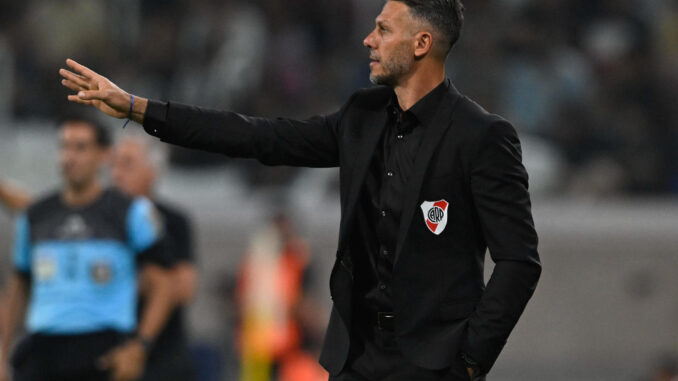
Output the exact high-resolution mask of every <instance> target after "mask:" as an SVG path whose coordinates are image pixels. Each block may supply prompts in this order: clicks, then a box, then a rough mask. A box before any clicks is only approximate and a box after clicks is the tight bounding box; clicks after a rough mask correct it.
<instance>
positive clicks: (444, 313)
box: [144, 85, 541, 374]
mask: <svg viewBox="0 0 678 381" xmlns="http://www.w3.org/2000/svg"><path fill="white" fill-rule="evenodd" d="M391 96H392V89H390V88H386V87H374V88H370V89H364V90H360V91H358V92H356V93H355V94H354V95H353V96H352V97H351V98H350V99H349V101H348V102H347V103H346V104H345V105H344V106H343V107H342V108H341V110H339V111H338V112H336V113H334V114H331V115H328V116H318V117H313V118H311V119H308V120H305V121H296V120H290V119H266V118H255V117H247V116H243V115H240V114H236V113H232V112H220V111H211V110H205V109H201V108H197V107H190V106H184V105H180V104H175V103H168V104H165V103H158V102H150V103H149V107H148V110H147V113H146V117H145V120H144V128H145V129H146V131H147V132H149V133H150V134H151V135H155V136H158V137H160V138H161V139H162V140H163V141H166V142H168V143H172V144H177V145H181V146H185V147H189V148H196V149H201V150H207V151H212V152H220V153H223V154H226V155H228V156H232V157H248V158H256V159H258V160H259V161H261V162H262V163H264V164H268V165H292V166H305V167H335V166H339V167H340V184H341V185H340V188H341V189H340V198H341V225H340V229H339V242H338V250H337V254H336V262H335V265H334V268H333V269H332V275H331V277H330V291H331V295H332V299H333V308H332V312H331V316H330V322H329V326H328V328H327V335H326V338H325V343H324V347H323V351H322V354H321V358H320V362H321V364H322V365H323V366H324V367H325V368H327V369H328V371H329V372H330V373H331V374H337V373H339V372H340V371H341V369H342V368H343V367H344V365H345V363H346V359H347V356H348V351H349V346H350V334H349V332H350V326H351V318H352V313H351V310H352V300H351V295H352V286H353V260H352V258H353V256H354V255H360V254H361V253H352V252H351V244H350V242H351V236H350V232H351V231H352V228H353V225H352V224H353V223H354V215H355V209H356V204H357V200H358V197H359V193H360V191H361V188H362V187H363V183H364V179H365V175H366V172H367V168H368V167H369V161H370V159H371V158H372V155H373V153H374V151H375V149H376V148H377V142H378V141H379V139H380V136H381V133H382V132H383V130H384V127H385V124H386V120H387V108H386V105H387V104H388V101H389V99H390V97H391ZM433 120H434V122H433V123H432V124H431V125H429V126H426V127H425V129H426V130H425V133H424V136H423V138H422V143H421V148H420V149H419V152H418V153H417V157H416V159H415V164H414V169H413V173H412V175H411V178H410V181H409V188H408V189H407V191H406V195H405V198H404V199H403V211H402V216H401V225H400V228H399V235H398V242H397V245H396V253H395V265H394V268H393V280H392V287H393V305H394V312H395V316H396V318H395V332H396V335H397V336H398V343H399V345H400V349H401V351H402V352H403V353H404V355H405V356H406V357H407V358H408V359H409V360H410V361H412V363H414V364H416V365H418V366H421V367H424V368H430V369H442V368H445V367H448V366H450V365H451V364H452V363H453V361H455V360H456V359H458V356H459V353H460V352H462V351H463V352H464V353H466V354H467V355H468V356H469V357H471V358H473V359H474V360H475V361H477V362H478V363H479V365H480V368H481V369H482V370H483V371H484V372H487V371H489V370H490V368H491V367H492V365H493V364H494V362H495V360H496V359H497V356H498V355H499V353H500V351H501V349H502V348H503V346H504V344H505V343H506V340H507V338H508V336H509V334H510V332H511V330H512V329H513V327H514V326H515V324H516V322H517V321H518V318H519V317H520V315H521V314H522V312H523V309H524V308H525V305H526V304H527V301H528V300H529V299H530V297H531V296H532V293H533V292H534V289H535V286H536V284H537V281H538V278H539V275H540V272H541V266H540V262H539V255H538V253H537V234H536V232H535V229H534V224H533V221H532V216H531V211H530V198H529V194H528V182H527V173H526V172H525V169H524V167H523V165H522V162H521V150H520V142H519V140H518V136H517V134H516V132H515V130H514V128H513V127H512V126H511V125H510V124H509V123H508V122H507V121H505V120H504V119H502V118H500V117H498V116H496V115H492V114H489V113H488V112H486V111H485V110H483V109H482V108H481V107H480V106H478V105H477V104H476V103H474V102H473V101H471V100H470V99H468V98H466V97H464V96H462V95H461V94H459V93H458V92H457V90H456V89H455V88H454V86H451V85H450V90H449V93H448V94H446V98H445V100H444V101H443V102H442V107H440V108H439V109H438V110H437V112H436V115H435V117H434V118H433ZM438 200H446V201H447V202H449V206H448V210H447V214H448V216H447V217H448V219H447V226H446V228H445V230H444V231H443V232H442V233H441V234H440V235H435V234H433V233H432V232H431V231H430V230H429V229H428V228H427V226H426V224H425V219H424V216H423V214H422V211H421V209H420V205H421V204H422V203H423V202H425V201H438ZM487 248H489V252H490V255H491V257H492V259H493V260H494V262H495V263H496V266H495V268H494V271H493V273H492V277H491V279H490V280H489V282H488V283H487V285H485V283H484V279H483V265H484V256H485V252H486V249H487Z"/></svg>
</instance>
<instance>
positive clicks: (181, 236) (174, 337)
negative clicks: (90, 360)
mask: <svg viewBox="0 0 678 381" xmlns="http://www.w3.org/2000/svg"><path fill="white" fill-rule="evenodd" d="M164 161H165V152H164V150H162V149H161V148H160V147H157V145H153V144H152V143H151V142H150V141H149V140H148V139H147V138H144V137H142V136H126V137H125V138H123V139H122V140H120V141H119V142H118V143H117V144H116V145H115V148H114V149H113V156H112V177H113V183H114V185H115V187H116V188H117V189H119V190H121V191H122V192H124V193H126V194H128V195H130V196H134V197H146V198H149V199H153V203H154V205H155V207H156V208H157V210H158V211H159V212H160V214H161V215H162V217H163V222H164V224H165V225H164V231H165V234H164V235H163V238H162V250H163V251H164V253H163V254H164V255H166V256H169V257H171V258H172V259H173V265H172V268H171V269H170V273H169V275H170V276H171V278H172V282H171V284H172V286H173V292H172V295H173V296H174V299H175V303H176V305H177V307H176V308H175V309H174V310H173V311H172V314H171V315H170V317H169V319H168V321H167V323H166V325H165V327H164V329H163V330H162V332H161V333H160V334H159V335H158V338H157V340H156V342H155V343H154V345H153V347H152V348H151V352H150V353H149V355H148V359H147V362H146V367H145V370H144V376H143V378H142V380H144V381H153V380H168V381H171V380H177V381H190V380H193V379H194V378H195V370H194V367H193V363H192V360H191V355H190V353H189V349H188V341H187V337H186V332H185V323H184V311H183V308H182V307H183V306H185V305H187V304H188V303H190V301H191V300H192V299H193V296H194V295H195V289H196V285H197V270H196V268H195V265H194V264H193V259H194V257H193V242H192V231H191V223H190V221H189V219H188V217H187V216H186V215H185V214H184V213H183V212H181V211H179V210H177V209H176V208H175V207H173V206H171V205H170V204H168V203H165V202H160V201H158V200H157V199H156V198H155V197H153V196H154V187H155V184H156V182H157V179H158V176H159V174H160V172H161V170H162V167H163V163H164ZM30 203H31V197H30V196H29V195H28V192H27V191H26V190H23V189H20V188H19V187H16V186H13V185H11V184H9V183H7V182H2V181H0V204H2V205H3V206H5V207H6V208H7V209H8V210H9V211H10V212H12V213H17V212H19V211H21V210H23V209H24V208H26V207H27V206H28V205H29V204H30ZM142 275H143V274H142ZM143 299H146V298H144V297H143V295H142V303H141V304H140V307H139V309H138V311H139V312H141V311H143V307H142V306H143V301H144V300H143Z"/></svg>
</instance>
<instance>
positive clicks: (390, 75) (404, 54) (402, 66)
mask: <svg viewBox="0 0 678 381" xmlns="http://www.w3.org/2000/svg"><path fill="white" fill-rule="evenodd" d="M409 56H410V52H409V51H408V49H407V45H404V44H403V45H401V46H399V48H398V49H397V50H395V51H394V52H393V56H391V59H390V60H388V61H381V60H380V61H379V64H380V65H381V67H382V69H383V73H382V74H380V75H373V74H372V73H370V82H372V83H373V84H375V85H386V86H391V87H394V86H396V85H397V84H398V83H399V82H400V79H401V78H402V77H403V76H404V75H405V74H407V73H408V72H409V71H410V70H411V69H412V62H411V61H410V60H409Z"/></svg>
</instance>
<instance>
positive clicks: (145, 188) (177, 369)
mask: <svg viewBox="0 0 678 381" xmlns="http://www.w3.org/2000/svg"><path fill="white" fill-rule="evenodd" d="M163 165H164V147H162V146H159V145H158V144H157V143H156V142H154V141H151V140H150V139H148V138H146V137H140V136H134V135H132V136H129V135H127V136H126V137H125V138H123V139H121V140H120V141H119V142H118V143H117V144H116V146H115V149H114V152H113V162H112V174H113V183H114V184H115V186H116V187H117V188H118V189H120V190H122V191H123V192H125V193H126V194H128V195H131V196H136V197H139V196H143V197H146V198H149V199H151V200H153V203H154V205H155V207H156V208H157V210H158V212H160V214H161V216H162V220H163V222H164V230H165V235H164V237H163V238H162V250H163V251H164V254H165V255H166V256H168V257H171V258H172V260H173V265H172V267H171V269H170V272H169V275H170V277H171V280H172V285H173V292H172V294H173V295H174V299H175V304H176V307H175V308H174V309H173V310H172V312H171V314H170V315H169V318H168V319H167V323H166V324H165V326H164V328H163V330H162V332H160V334H159V335H158V337H157V339H156V340H155V343H154V345H153V348H152V350H151V352H150V353H149V355H148V360H147V363H146V369H145V371H144V375H143V377H142V379H141V380H142V381H171V380H176V381H191V380H195V379H196V370H195V369H194V364H193V361H192V357H191V353H190V351H189V347H188V338H187V335H186V332H185V331H186V328H185V323H184V321H185V318H184V307H185V306H186V305H188V304H189V303H190V302H191V301H192V300H193V296H194V294H195V290H196V287H197V283H198V279H197V278H198V273H197V270H196V266H195V264H194V263H193V262H194V260H195V258H194V255H193V240H192V229H191V222H190V220H189V219H188V217H187V216H186V215H185V213H184V212H182V211H180V210H178V209H177V208H176V207H175V206H173V205H172V204H169V203H167V202H165V201H160V200H158V199H157V197H155V184H156V182H157V180H158V177H159V176H160V174H161V171H162V168H163ZM144 303H145V298H143V297H142V299H141V303H140V305H141V306H143V304H144ZM138 310H139V311H142V310H143V307H140V308H139V309H138Z"/></svg>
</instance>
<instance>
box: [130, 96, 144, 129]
mask: <svg viewBox="0 0 678 381" xmlns="http://www.w3.org/2000/svg"><path fill="white" fill-rule="evenodd" d="M130 98H131V96H130ZM147 107H148V99H147V98H142V97H137V96H134V104H133V105H132V112H131V115H130V117H131V118H130V119H132V120H133V121H135V122H137V123H139V124H143V123H144V116H145V115H146V108H147Z"/></svg>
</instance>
